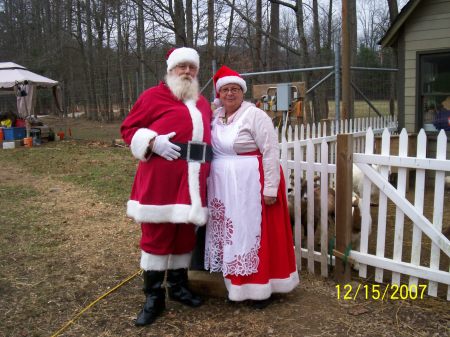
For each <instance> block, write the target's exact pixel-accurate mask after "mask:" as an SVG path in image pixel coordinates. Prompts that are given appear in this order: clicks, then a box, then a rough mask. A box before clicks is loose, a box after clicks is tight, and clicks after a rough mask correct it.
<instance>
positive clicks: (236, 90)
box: [220, 87, 242, 94]
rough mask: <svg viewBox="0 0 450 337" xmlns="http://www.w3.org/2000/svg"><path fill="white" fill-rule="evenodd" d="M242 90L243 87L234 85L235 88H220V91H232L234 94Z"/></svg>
mask: <svg viewBox="0 0 450 337" xmlns="http://www.w3.org/2000/svg"><path fill="white" fill-rule="evenodd" d="M241 90H242V89H241V88H237V87H234V88H223V89H220V93H221V94H227V93H229V92H231V93H232V94H237V93H238V92H239V91H241Z"/></svg>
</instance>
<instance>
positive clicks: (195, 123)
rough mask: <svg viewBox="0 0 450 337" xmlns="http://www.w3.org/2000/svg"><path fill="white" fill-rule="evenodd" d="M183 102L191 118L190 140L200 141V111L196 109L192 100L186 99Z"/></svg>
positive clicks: (201, 130) (201, 125)
mask: <svg viewBox="0 0 450 337" xmlns="http://www.w3.org/2000/svg"><path fill="white" fill-rule="evenodd" d="M184 104H186V106H187V108H188V110H189V114H190V115H191V119H192V140H193V141H196V142H201V141H202V140H203V119H202V113H201V112H200V110H198V109H197V106H196V105H195V101H194V100H187V101H186V102H184Z"/></svg>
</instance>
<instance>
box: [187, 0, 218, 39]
mask: <svg viewBox="0 0 450 337" xmlns="http://www.w3.org/2000/svg"><path fill="white" fill-rule="evenodd" d="M213 6H214V3H213ZM208 20H209V18H208ZM186 40H187V46H188V47H194V23H193V14H192V0H186Z"/></svg>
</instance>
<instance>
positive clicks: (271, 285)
mask: <svg viewBox="0 0 450 337" xmlns="http://www.w3.org/2000/svg"><path fill="white" fill-rule="evenodd" d="M299 282H300V281H299V278H298V272H297V271H295V272H293V273H292V274H291V275H289V277H288V278H285V279H271V280H269V282H268V283H266V284H254V283H249V284H243V285H240V286H239V285H234V284H231V281H230V280H229V279H227V278H225V286H226V287H227V290H228V298H229V299H230V300H231V301H244V300H265V299H267V298H269V297H270V295H271V294H272V293H287V292H290V291H292V290H293V289H294V288H295V287H296V286H297V285H298V283H299Z"/></svg>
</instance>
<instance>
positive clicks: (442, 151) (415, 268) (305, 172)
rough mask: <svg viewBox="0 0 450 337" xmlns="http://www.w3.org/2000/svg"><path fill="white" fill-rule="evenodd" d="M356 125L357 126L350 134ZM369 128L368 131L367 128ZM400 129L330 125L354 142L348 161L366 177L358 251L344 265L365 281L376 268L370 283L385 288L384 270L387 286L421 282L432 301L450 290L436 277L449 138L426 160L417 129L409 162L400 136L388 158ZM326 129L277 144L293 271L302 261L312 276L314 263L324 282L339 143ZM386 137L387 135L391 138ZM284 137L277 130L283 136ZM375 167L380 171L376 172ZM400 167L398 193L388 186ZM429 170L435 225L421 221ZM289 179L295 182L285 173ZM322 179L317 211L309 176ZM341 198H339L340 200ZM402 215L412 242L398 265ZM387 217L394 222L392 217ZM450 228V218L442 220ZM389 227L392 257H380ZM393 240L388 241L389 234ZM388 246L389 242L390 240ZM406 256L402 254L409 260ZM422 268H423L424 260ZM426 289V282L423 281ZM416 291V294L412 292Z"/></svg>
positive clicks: (448, 246) (445, 246)
mask: <svg viewBox="0 0 450 337" xmlns="http://www.w3.org/2000/svg"><path fill="white" fill-rule="evenodd" d="M355 125H356V127H355ZM369 125H372V126H373V129H372V128H371V127H369ZM396 128H397V123H396V121H394V120H390V119H388V120H383V119H381V118H377V119H372V120H366V121H364V120H361V121H358V120H357V121H355V122H353V123H351V122H345V121H344V122H342V123H340V124H339V127H336V126H334V125H333V126H331V128H330V129H331V130H338V132H341V133H351V134H352V136H353V140H354V141H353V144H354V153H353V162H354V164H355V165H357V166H358V167H359V168H360V169H361V171H362V172H363V173H364V192H363V195H362V196H361V197H362V201H363V202H362V207H361V211H362V212H361V213H362V221H361V222H362V223H361V246H360V250H359V251H357V250H354V249H353V248H354V247H353V248H352V250H351V251H350V252H349V259H350V260H352V261H354V262H357V263H359V264H360V268H359V275H360V277H363V278H366V277H367V266H373V267H375V268H376V269H375V281H376V282H384V281H386V278H387V277H383V276H385V275H384V270H388V271H392V276H391V279H390V283H392V284H399V283H400V276H401V275H408V277H409V286H410V289H417V285H418V282H419V279H420V280H427V281H428V286H427V289H428V294H429V295H430V296H436V294H437V284H438V283H442V284H445V285H447V286H449V285H450V272H449V271H443V270H439V262H440V261H439V259H440V253H441V251H442V252H443V253H444V254H445V255H447V256H450V255H449V254H450V242H449V240H448V239H447V238H446V237H445V236H444V235H443V234H442V233H441V232H442V224H443V202H444V193H445V192H444V185H445V182H444V179H445V174H446V172H450V160H448V159H447V158H446V153H447V149H446V147H447V137H446V135H445V133H444V132H443V131H442V132H441V133H440V134H439V136H438V139H437V156H436V158H426V145H427V138H426V135H425V132H424V131H423V130H422V131H421V132H420V133H419V135H418V137H417V144H418V145H417V152H416V153H417V155H416V157H408V134H407V133H406V130H403V131H402V132H401V134H400V136H399V152H398V155H396V156H393V155H391V154H390V153H389V152H390V136H391V134H390V131H391V132H392V131H394V130H396ZM326 129H327V128H326V127H323V126H321V125H319V126H317V127H315V126H312V127H310V126H307V127H306V128H300V129H298V128H295V129H294V130H287V131H288V132H287V135H288V139H287V140H286V138H285V137H282V140H281V159H280V161H281V165H282V167H283V172H284V174H285V179H286V183H287V186H290V185H293V186H292V187H293V194H294V204H295V205H296V208H295V233H294V235H295V246H296V256H297V262H298V268H299V269H301V267H302V266H301V259H302V258H306V259H307V261H308V263H307V265H308V270H309V271H310V272H314V262H315V261H318V262H320V265H321V274H322V276H324V277H326V276H328V265H329V264H330V262H331V263H334V262H333V260H331V261H330V259H329V254H328V253H329V251H328V250H329V234H328V226H329V225H328V203H327V201H328V200H327V198H328V186H331V187H334V186H335V182H336V179H339V177H336V176H335V174H336V164H335V163H336V158H335V157H336V156H335V154H336V139H337V136H336V135H337V134H338V132H333V133H332V134H331V135H329V136H327V135H326V133H325V130H326ZM389 130H390V131H389ZM285 133H286V130H283V131H282V134H283V135H284V134H285ZM380 134H382V137H381V138H382V139H381V154H373V153H374V136H375V135H380ZM372 165H378V169H377V170H375V169H374V168H373V166H372ZM393 167H396V168H397V172H398V178H397V188H395V187H394V186H393V185H391V184H390V183H389V181H388V174H389V170H390V169H391V168H393ZM407 170H415V171H416V178H415V191H414V192H415V195H414V205H413V204H412V203H411V202H409V201H408V199H407V198H405V191H406V186H407V185H406V184H407V183H408V182H407ZM427 171H428V172H430V171H434V174H435V178H434V179H435V181H434V213H433V219H432V222H431V221H429V220H428V219H427V218H426V217H425V216H424V215H423V208H424V195H425V192H424V191H425V176H426V172H427ZM291 172H293V176H294V183H293V184H292V182H291V180H290V179H289V178H290V174H291ZM315 176H320V186H321V191H320V194H321V197H320V205H314V197H313V190H314V177H315ZM300 179H307V191H308V192H307V223H306V224H305V226H307V228H308V237H307V238H306V240H307V242H306V246H305V247H304V246H302V233H301V226H302V224H301V212H302V210H301V207H300V204H301V203H300V197H301V196H300ZM373 185H374V186H377V187H378V190H379V192H378V193H379V197H378V216H377V224H376V226H375V224H372V226H373V227H374V228H376V230H374V231H373V232H372V235H376V252H375V254H370V253H369V252H368V251H369V225H370V221H371V219H370V213H371V212H370V194H371V193H370V192H371V189H372V186H373ZM338 197H339V196H337V198H338ZM388 199H389V200H391V201H392V202H393V203H395V217H394V219H395V220H394V222H395V224H392V223H387V216H388V203H387V200H388ZM318 206H319V207H320V247H321V248H320V251H315V250H314V234H313V233H314V217H313V214H314V207H318ZM405 215H406V216H407V217H408V218H409V219H410V220H411V221H412V223H413V226H412V232H413V233H412V242H411V248H410V249H411V251H410V258H409V259H408V261H402V256H403V255H404V254H403V250H404V247H405V243H404V240H403V238H404V231H405ZM391 218H392V217H391ZM446 221H450V219H446ZM387 225H388V226H390V225H394V238H393V253H392V258H391V257H386V256H385V250H386V239H387V237H386V235H387V234H389V233H388V231H386V226H387ZM422 232H423V233H424V234H425V235H426V236H427V237H428V238H429V239H430V240H431V242H432V247H431V253H430V259H429V261H428V263H422V264H421V251H422V241H423V240H422ZM390 235H392V234H390ZM391 239H392V238H391ZM406 255H407V254H406ZM422 262H423V261H422ZM421 282H423V281H421ZM414 286H415V288H414ZM447 298H448V299H449V300H450V287H448V288H447Z"/></svg>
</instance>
